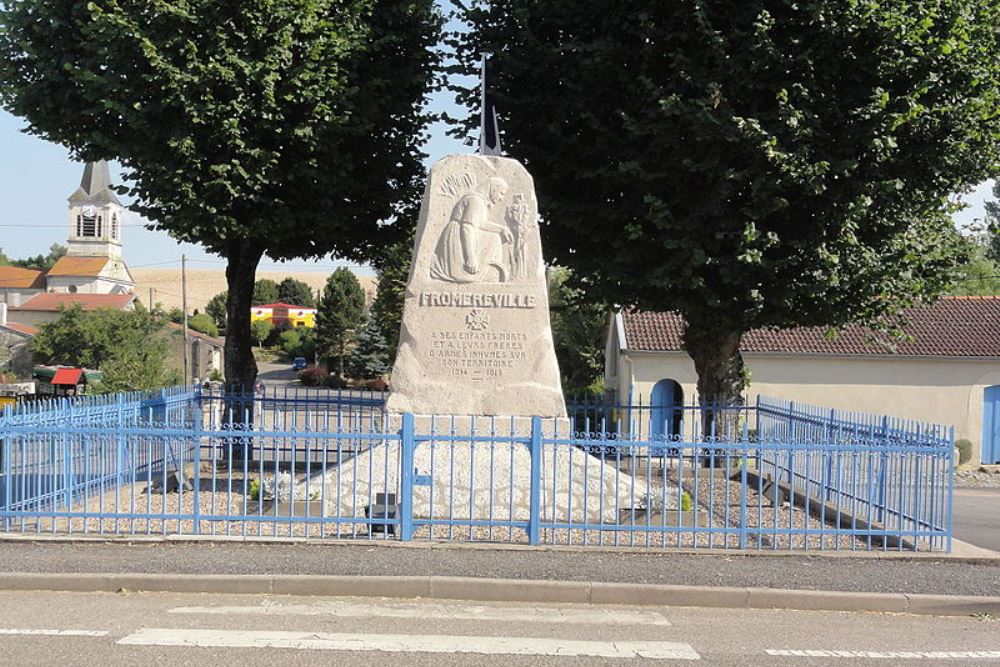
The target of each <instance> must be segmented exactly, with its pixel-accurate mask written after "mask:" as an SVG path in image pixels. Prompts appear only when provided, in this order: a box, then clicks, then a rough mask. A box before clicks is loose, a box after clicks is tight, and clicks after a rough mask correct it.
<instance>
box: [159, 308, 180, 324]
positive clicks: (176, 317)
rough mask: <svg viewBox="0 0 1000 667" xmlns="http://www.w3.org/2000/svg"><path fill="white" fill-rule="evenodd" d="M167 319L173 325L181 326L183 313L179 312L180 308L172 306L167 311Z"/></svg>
mask: <svg viewBox="0 0 1000 667" xmlns="http://www.w3.org/2000/svg"><path fill="white" fill-rule="evenodd" d="M157 305H159V304H157ZM167 319H168V320H170V321H171V322H173V323H174V324H182V323H183V322H184V311H183V310H181V308H180V306H174V307H173V308H171V309H170V310H168V311H167Z"/></svg>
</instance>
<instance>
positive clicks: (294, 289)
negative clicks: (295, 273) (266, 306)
mask: <svg viewBox="0 0 1000 667" xmlns="http://www.w3.org/2000/svg"><path fill="white" fill-rule="evenodd" d="M278 301H281V302H282V303H288V304H291V305H293V306H304V307H306V308H312V307H313V306H315V305H316V299H315V298H313V292H312V288H311V287H309V285H307V284H306V283H304V282H302V281H301V280H296V279H295V278H292V277H291V276H288V277H287V278H285V279H284V280H282V281H281V283H279V284H278Z"/></svg>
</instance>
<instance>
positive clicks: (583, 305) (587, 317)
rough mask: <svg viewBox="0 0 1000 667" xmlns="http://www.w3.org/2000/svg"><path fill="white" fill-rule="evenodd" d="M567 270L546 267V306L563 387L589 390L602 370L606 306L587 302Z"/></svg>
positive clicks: (572, 390)
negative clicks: (547, 269)
mask: <svg viewBox="0 0 1000 667" xmlns="http://www.w3.org/2000/svg"><path fill="white" fill-rule="evenodd" d="M570 276H571V273H570V271H569V270H567V269H563V268H560V267H554V268H552V269H550V270H549V274H548V282H549V309H550V311H551V320H552V339H553V342H554V343H555V348H556V358H557V359H558V360H559V372H560V373H561V374H562V385H563V391H564V392H566V393H567V394H582V393H589V390H590V388H591V387H592V386H593V385H594V384H595V383H597V382H598V380H599V378H601V376H602V374H603V373H604V339H605V336H606V335H607V323H608V315H607V309H606V308H605V307H604V306H603V305H602V304H599V303H591V302H589V301H588V300H587V297H586V295H585V293H584V292H583V290H581V289H578V288H573V287H571V286H570V285H569V284H568V281H569V278H570Z"/></svg>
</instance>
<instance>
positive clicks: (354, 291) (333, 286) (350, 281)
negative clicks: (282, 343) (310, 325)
mask: <svg viewBox="0 0 1000 667" xmlns="http://www.w3.org/2000/svg"><path fill="white" fill-rule="evenodd" d="M364 319H365V292H364V290H363V289H361V284H360V283H359V282H358V279H357V278H356V277H355V276H354V274H353V273H352V272H351V270H350V269H347V268H344V267H341V268H339V269H337V270H336V271H334V272H333V273H332V274H331V275H330V277H329V278H327V281H326V286H325V287H324V288H323V296H322V298H321V299H320V302H319V308H318V309H317V311H316V346H317V348H318V350H319V353H320V355H321V356H323V357H324V358H330V359H334V360H336V362H337V367H338V371H339V372H338V374H339V376H340V377H343V376H344V365H345V363H346V360H347V353H348V351H349V349H350V347H351V344H352V343H353V341H354V337H355V335H356V332H357V329H358V328H359V327H360V326H361V324H362V323H363V322H364Z"/></svg>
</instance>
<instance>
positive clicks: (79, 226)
mask: <svg viewBox="0 0 1000 667" xmlns="http://www.w3.org/2000/svg"><path fill="white" fill-rule="evenodd" d="M76 235H77V236H83V216H82V215H78V216H76Z"/></svg>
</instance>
